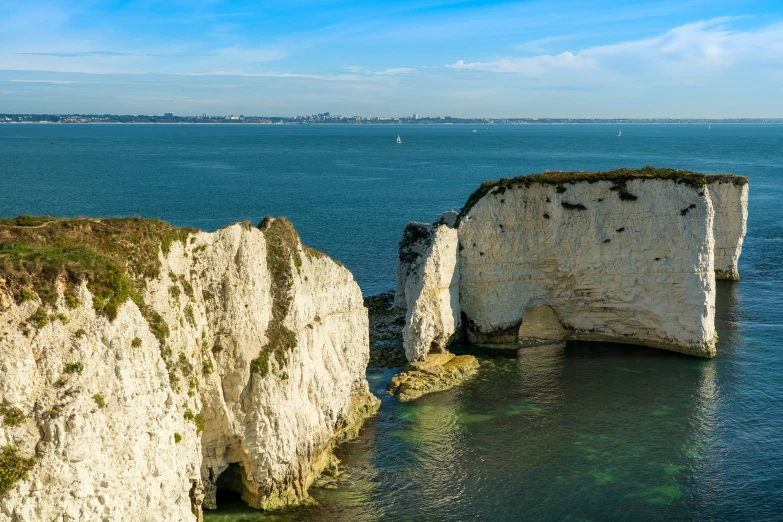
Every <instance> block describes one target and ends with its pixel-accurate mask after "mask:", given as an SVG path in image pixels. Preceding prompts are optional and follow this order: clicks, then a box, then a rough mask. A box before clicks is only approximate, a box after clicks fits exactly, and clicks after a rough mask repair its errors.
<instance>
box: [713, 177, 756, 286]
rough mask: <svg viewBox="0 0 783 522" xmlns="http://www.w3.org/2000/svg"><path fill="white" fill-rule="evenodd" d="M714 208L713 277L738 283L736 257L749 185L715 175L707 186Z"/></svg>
mask: <svg viewBox="0 0 783 522" xmlns="http://www.w3.org/2000/svg"><path fill="white" fill-rule="evenodd" d="M709 193H710V199H711V200H712V205H713V207H714V209H715V220H714V224H713V236H714V237H715V278H716V279H729V280H732V281H738V280H739V269H738V268H737V266H738V263H739V257H740V254H741V253H742V244H743V242H744V240H745V232H747V221H748V184H747V183H743V182H742V179H740V180H739V182H738V180H737V178H735V177H727V176H714V177H712V178H711V179H710V184H709Z"/></svg>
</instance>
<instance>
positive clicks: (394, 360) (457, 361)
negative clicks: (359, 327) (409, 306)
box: [364, 292, 479, 402]
mask: <svg viewBox="0 0 783 522" xmlns="http://www.w3.org/2000/svg"><path fill="white" fill-rule="evenodd" d="M364 306H366V307H367V309H368V311H369V317H370V362H369V364H368V366H367V372H368V373H378V372H380V371H381V370H380V369H381V368H401V369H402V371H401V372H400V373H398V374H397V375H395V376H394V377H393V378H392V380H391V381H390V382H389V385H388V387H387V389H386V390H387V391H388V392H389V393H390V394H392V395H395V396H397V398H398V399H399V400H400V401H402V402H408V401H412V400H415V399H418V398H419V397H422V396H423V395H426V394H428V393H435V392H439V391H445V390H449V389H451V388H453V387H455V386H458V385H459V384H462V383H463V382H464V381H465V380H467V379H469V378H470V377H472V376H473V375H475V374H476V372H477V371H478V368H479V363H478V360H477V359H476V358H475V357H473V356H472V355H459V356H457V355H454V354H452V353H450V352H443V353H434V354H430V355H428V356H427V357H426V358H425V359H424V360H423V361H414V362H411V363H408V361H407V360H406V358H405V352H404V349H403V337H402V330H403V327H404V326H405V314H406V312H405V310H404V309H402V308H398V307H396V306H395V302H394V292H385V293H383V294H379V295H374V296H370V297H366V298H365V299H364Z"/></svg>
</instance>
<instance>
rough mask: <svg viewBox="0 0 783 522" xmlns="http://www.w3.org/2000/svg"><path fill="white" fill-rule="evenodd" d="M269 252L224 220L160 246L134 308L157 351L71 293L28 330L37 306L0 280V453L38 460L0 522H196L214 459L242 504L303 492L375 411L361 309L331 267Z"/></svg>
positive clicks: (210, 490)
mask: <svg viewBox="0 0 783 522" xmlns="http://www.w3.org/2000/svg"><path fill="white" fill-rule="evenodd" d="M287 226H290V225H287ZM294 236H295V234H294ZM270 245H273V246H274V243H273V242H271V239H270V235H269V233H268V232H263V231H261V230H259V229H257V228H255V227H251V226H248V225H243V224H237V225H233V226H230V227H227V228H225V229H222V230H219V231H217V232H214V233H205V232H197V233H194V234H191V235H190V236H189V237H188V238H187V240H186V241H185V242H184V243H182V242H174V243H173V244H172V245H171V249H170V251H169V252H168V254H167V255H165V256H164V255H163V254H162V253H161V254H160V261H161V270H160V275H159V277H157V278H156V279H152V280H149V281H147V284H146V291H145V295H144V296H143V298H144V303H145V305H146V306H148V307H149V308H150V309H151V310H153V311H154V312H156V313H158V314H160V316H161V317H162V318H163V319H164V320H165V323H166V324H167V325H168V328H169V330H170V333H169V334H168V335H167V336H165V341H164V342H163V343H160V342H159V341H158V339H157V338H156V336H155V335H154V334H153V332H152V331H151V329H150V324H149V323H148V321H147V320H146V319H145V318H144V317H143V315H142V313H141V312H140V310H139V308H138V307H137V306H136V304H134V303H133V302H131V301H128V302H126V303H125V304H123V305H122V306H121V307H120V308H119V311H118V314H117V317H116V318H115V319H114V320H113V321H109V319H107V318H106V317H105V316H103V315H97V314H96V312H95V311H94V310H93V306H92V295H91V294H90V292H89V291H88V290H87V288H86V286H85V285H77V287H76V289H77V292H78V296H79V299H80V300H81V304H80V305H79V306H77V307H76V308H74V309H70V308H68V307H67V306H66V304H65V301H64V297H63V295H62V294H61V296H60V299H59V303H58V306H57V307H56V310H52V309H49V310H48V311H47V313H49V314H51V315H54V314H56V313H61V314H63V316H64V317H65V318H66V321H67V322H65V321H63V320H61V319H56V318H55V319H52V320H49V321H47V324H46V325H45V326H43V327H41V328H38V326H37V325H34V324H31V323H30V322H29V321H28V318H30V317H31V316H32V315H33V314H34V313H35V312H36V310H37V309H38V308H39V306H40V303H39V301H38V299H37V298H33V299H31V300H27V301H24V302H21V303H17V302H16V301H15V300H14V298H13V297H12V296H11V294H10V293H9V289H8V288H7V287H0V370H1V371H2V378H0V403H2V404H5V405H8V406H13V407H18V408H20V409H21V410H22V411H23V412H24V413H25V414H26V420H25V421H24V422H23V423H22V424H20V425H17V426H9V425H7V424H4V423H2V421H0V446H9V445H14V446H17V447H18V448H19V450H20V452H21V453H22V454H23V455H35V456H36V458H37V463H36V464H35V466H34V467H33V469H32V470H31V471H30V472H29V474H28V479H27V480H20V481H18V482H17V483H16V484H15V486H14V487H13V488H12V489H11V490H10V491H8V492H6V493H5V494H2V493H0V521H3V520H8V521H11V520H104V519H106V520H138V521H142V520H144V521H147V520H174V521H177V520H188V521H192V520H198V519H200V517H201V508H202V504H203V507H205V508H210V507H214V505H215V482H216V481H217V480H218V477H219V476H220V474H221V473H222V472H224V471H225V470H226V469H228V467H229V465H231V464H234V468H235V469H236V468H237V467H238V472H239V476H240V477H241V483H242V494H243V497H244V498H245V500H246V501H247V502H249V503H250V504H251V505H253V506H256V507H263V508H277V507H281V506H285V505H290V504H295V503H297V502H299V501H301V500H302V499H304V498H306V497H307V488H308V487H309V485H310V484H311V483H312V481H313V480H314V478H315V477H316V476H317V475H318V474H319V473H320V471H321V469H323V468H324V466H326V465H327V463H329V462H330V461H331V460H332V456H331V455H332V454H331V450H332V446H333V444H334V442H335V441H339V440H342V439H345V438H348V437H351V436H355V434H356V432H357V430H358V427H359V426H360V425H361V423H362V421H363V419H364V418H365V417H366V416H368V415H371V414H372V413H374V411H375V410H377V407H378V405H379V401H378V400H377V399H376V398H375V397H373V396H372V395H371V394H370V393H369V391H368V386H367V382H366V380H365V377H364V375H365V373H364V372H365V368H366V365H367V360H368V357H369V352H368V323H367V311H366V309H365V308H364V306H363V304H362V294H361V291H360V289H359V287H358V285H357V284H356V283H355V281H354V280H353V277H352V276H351V274H350V272H349V271H348V270H347V269H345V268H343V267H342V266H340V265H338V264H337V263H335V262H334V261H332V260H331V259H329V258H328V257H327V256H325V255H323V254H320V253H318V252H315V251H313V250H310V249H307V248H306V247H303V246H302V245H301V244H300V243H299V242H298V238H297V239H296V241H295V243H293V244H292V245H289V246H290V247H291V248H292V250H291V252H294V255H292V256H291V259H290V263H291V264H290V266H289V270H288V272H285V270H283V271H282V272H281V268H280V266H279V263H277V261H276V258H274V256H272V257H270V256H269V255H268V254H269V249H270ZM270 259H271V260H272V261H273V265H274V266H270V265H269V264H268V260H270ZM286 274H287V275H286ZM281 277H283V279H282V280H281V279H279V278H281ZM275 278H278V280H277V283H275V281H276V279H275ZM0 279H1V278H0ZM281 282H282V283H281ZM281 289H283V290H281ZM282 300H285V301H282ZM281 303H284V304H285V303H287V304H285V305H284V306H283V308H277V310H284V312H285V313H284V314H282V315H281V314H280V313H276V312H275V311H274V310H276V308H275V307H280V306H282V305H281ZM270 332H277V333H275V334H274V336H273V335H272V333H270ZM281 332H282V333H281ZM270 337H274V339H270ZM273 343H276V344H274V346H276V347H277V348H276V352H272V353H267V352H269V347H270V346H272V344H273ZM264 353H267V356H263V354H264ZM77 362H78V363H81V366H82V368H83V369H82V371H81V372H78V371H75V370H74V371H73V373H68V371H67V368H68V365H72V364H74V363H77ZM251 367H252V368H254V369H255V370H256V371H251ZM96 395H100V396H101V399H102V402H103V404H104V405H103V406H102V407H101V406H100V405H99V404H98V402H99V401H98V399H97V398H96ZM58 517H60V518H58Z"/></svg>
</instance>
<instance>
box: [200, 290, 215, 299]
mask: <svg viewBox="0 0 783 522" xmlns="http://www.w3.org/2000/svg"><path fill="white" fill-rule="evenodd" d="M201 297H203V298H204V301H209V300H212V299H214V298H215V294H213V293H212V292H209V291H207V290H202V291H201Z"/></svg>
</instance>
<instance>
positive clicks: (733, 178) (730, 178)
mask: <svg viewBox="0 0 783 522" xmlns="http://www.w3.org/2000/svg"><path fill="white" fill-rule="evenodd" d="M707 182H708V183H732V184H734V186H736V187H741V186H743V185H747V184H748V178H746V177H745V176H737V175H736V174H711V175H709V176H707Z"/></svg>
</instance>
